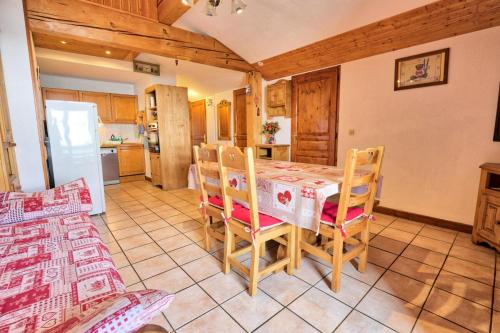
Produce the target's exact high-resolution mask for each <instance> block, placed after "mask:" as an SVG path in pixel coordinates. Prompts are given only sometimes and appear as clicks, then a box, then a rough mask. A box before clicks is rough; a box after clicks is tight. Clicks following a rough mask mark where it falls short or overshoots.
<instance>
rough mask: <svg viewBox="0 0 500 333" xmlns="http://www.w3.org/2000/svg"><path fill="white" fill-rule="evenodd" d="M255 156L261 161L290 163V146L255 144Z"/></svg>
mask: <svg viewBox="0 0 500 333" xmlns="http://www.w3.org/2000/svg"><path fill="white" fill-rule="evenodd" d="M255 156H256V157H257V158H260V159H263V160H275V161H290V145H279V144H272V145H270V144H257V145H255Z"/></svg>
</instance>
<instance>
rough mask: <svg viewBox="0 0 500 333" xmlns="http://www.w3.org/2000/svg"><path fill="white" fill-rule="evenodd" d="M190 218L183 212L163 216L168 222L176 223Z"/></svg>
mask: <svg viewBox="0 0 500 333" xmlns="http://www.w3.org/2000/svg"><path fill="white" fill-rule="evenodd" d="M190 220H192V219H191V218H190V217H189V216H187V215H184V214H182V213H181V214H177V215H173V216H169V217H165V221H167V222H168V223H170V224H178V223H181V222H186V221H190Z"/></svg>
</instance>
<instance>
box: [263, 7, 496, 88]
mask: <svg viewBox="0 0 500 333" xmlns="http://www.w3.org/2000/svg"><path fill="white" fill-rule="evenodd" d="M498 25H500V1H499V0H440V1H437V2H433V3H431V4H429V5H426V6H422V7H419V8H416V9H413V10H410V11H407V12H405V13H402V14H399V15H396V16H393V17H390V18H387V19H384V20H381V21H378V22H375V23H373V24H369V25H366V26H363V27H361V28H358V29H354V30H351V31H348V32H345V33H342V34H339V35H336V36H333V37H331V38H327V39H324V40H321V41H319V42H316V43H313V44H310V45H307V46H304V47H301V48H298V49H296V50H293V51H290V52H286V53H283V54H280V55H277V56H274V57H271V58H269V59H264V60H262V61H261V62H258V63H255V64H254V66H256V67H257V70H259V71H260V72H261V73H262V75H263V77H264V78H265V79H266V80H272V79H277V78H281V77H286V76H289V75H293V74H298V73H303V72H309V71H313V70H317V69H320V68H325V67H331V66H335V65H338V64H341V63H345V62H348V61H353V60H357V59H361V58H366V57H369V56H373V55H377V54H381V53H385V52H390V51H394V50H398V49H403V48H406V47H410V46H415V45H419V44H424V43H428V42H432V41H435V40H439V39H443V38H448V37H453V36H457V35H461V34H465V33H469V32H473V31H477V30H481V29H487V28H491V27H495V26H498Z"/></svg>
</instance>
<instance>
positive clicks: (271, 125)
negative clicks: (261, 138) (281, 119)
mask: <svg viewBox="0 0 500 333" xmlns="http://www.w3.org/2000/svg"><path fill="white" fill-rule="evenodd" d="M279 130H280V124H279V123H278V122H277V121H266V122H265V123H264V125H262V134H265V135H266V143H269V144H273V143H274V141H275V139H274V135H275V134H276V132H278V131H279Z"/></svg>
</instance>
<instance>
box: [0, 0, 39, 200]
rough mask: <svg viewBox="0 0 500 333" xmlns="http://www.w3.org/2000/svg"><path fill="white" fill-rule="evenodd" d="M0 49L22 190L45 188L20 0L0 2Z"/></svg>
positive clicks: (3, 0)
mask: <svg viewBox="0 0 500 333" xmlns="http://www.w3.org/2000/svg"><path fill="white" fill-rule="evenodd" d="M0 52H1V55H2V65H3V71H4V80H5V89H6V92H7V101H8V106H9V112H10V119H11V123H12V131H13V134H14V140H15V142H16V144H17V146H16V159H17V167H18V171H19V180H20V183H21V187H22V190H23V191H35V190H41V189H44V188H45V181H44V175H43V169H42V157H41V153H40V141H39V137H38V127H37V120H36V112H35V102H34V101H35V99H34V95H33V85H32V80H31V69H30V64H29V52H28V44H27V38H26V28H25V25H24V12H23V5H22V1H19V0H2V1H0Z"/></svg>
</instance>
